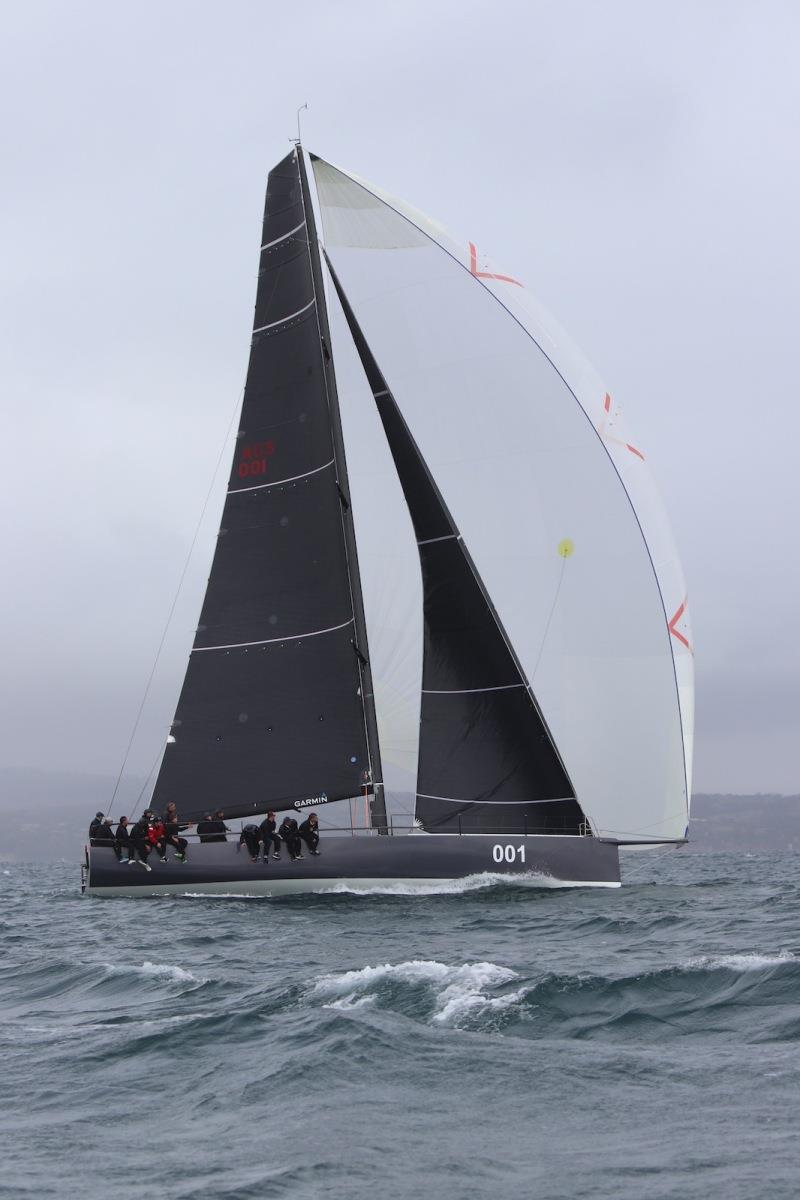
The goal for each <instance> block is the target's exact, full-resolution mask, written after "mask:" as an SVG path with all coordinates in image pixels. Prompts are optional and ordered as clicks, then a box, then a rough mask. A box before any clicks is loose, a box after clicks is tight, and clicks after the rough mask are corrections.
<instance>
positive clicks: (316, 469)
mask: <svg viewBox="0 0 800 1200" xmlns="http://www.w3.org/2000/svg"><path fill="white" fill-rule="evenodd" d="M335 461H336V459H335V458H332V459H331V461H330V462H326V463H323V464H322V466H321V467H314V470H313V471H304V472H303V474H302V475H289V476H288V478H287V479H273V480H272V482H271V483H255V484H253V486H252V487H246V488H229V489H228V495H229V496H237V495H238V494H239V492H260V491H262V489H263V488H271V487H278V486H279V485H280V484H282V483H294V482H295V481H296V480H298V479H308V477H309V475H317V474H319V472H320V471H324V470H325V469H326V467H332V466H333V464H334V463H335Z"/></svg>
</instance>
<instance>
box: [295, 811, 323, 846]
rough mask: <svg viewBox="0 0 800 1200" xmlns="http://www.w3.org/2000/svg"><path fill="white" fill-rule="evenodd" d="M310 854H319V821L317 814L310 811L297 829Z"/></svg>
mask: <svg viewBox="0 0 800 1200" xmlns="http://www.w3.org/2000/svg"><path fill="white" fill-rule="evenodd" d="M297 832H298V833H299V834H300V837H301V838H302V839H303V841H304V842H305V844H306V845H307V846H308V848H309V850H310V851H311V853H312V854H319V850H318V849H317V846H318V845H319V822H318V820H317V814H316V813H315V812H310V813H309V814H308V816H307V817H306V819H305V821H303V823H302V824H301V826H300V828H299V829H298V831H297Z"/></svg>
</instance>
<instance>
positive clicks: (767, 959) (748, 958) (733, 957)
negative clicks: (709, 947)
mask: <svg viewBox="0 0 800 1200" xmlns="http://www.w3.org/2000/svg"><path fill="white" fill-rule="evenodd" d="M790 962H797V955H796V954H792V952H791V951H790V950H780V951H779V952H778V953H777V954H755V953H753V954H711V955H702V956H701V957H700V958H690V959H689V961H688V962H687V963H686V966H687V967H703V968H705V970H707V971H714V970H728V971H764V970H766V969H767V968H769V967H779V966H782V965H783V964H784V963H790Z"/></svg>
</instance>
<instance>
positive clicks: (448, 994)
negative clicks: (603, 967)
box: [310, 959, 525, 1025]
mask: <svg viewBox="0 0 800 1200" xmlns="http://www.w3.org/2000/svg"><path fill="white" fill-rule="evenodd" d="M517 978H518V976H517V973H516V971H512V970H511V969H510V968H509V967H501V966H498V965H497V964H496V963H490V962H478V963H464V964H462V965H460V966H450V965H448V964H447V963H443V962H437V961H436V960H435V959H410V960H408V961H407V962H401V963H383V964H382V965H380V966H375V967H361V968H360V969H359V970H354V971H343V972H341V973H337V974H331V975H323V976H322V977H321V978H320V979H318V980H317V981H316V983H315V984H314V985H313V987H312V988H311V991H310V997H311V998H312V999H316V1000H323V1001H324V1002H325V1003H324V1005H323V1007H325V1008H335V1009H338V1010H339V1011H344V1012H352V1011H354V1010H358V1009H363V1008H368V1007H372V1006H373V1005H375V1004H376V1003H377V1002H378V1001H380V1000H383V1001H384V1004H386V1006H388V1007H392V1008H394V1007H399V1008H400V1009H401V1010H402V1009H411V1010H412V1011H413V1010H416V1011H417V1012H418V1011H419V1010H420V1008H422V1010H423V1011H424V1012H425V1014H426V1016H427V1017H428V1018H429V1020H430V1021H431V1022H432V1023H433V1024H437V1025H448V1024H453V1025H458V1024H460V1023H462V1022H464V1021H465V1020H467V1019H469V1018H471V1017H475V1016H481V1015H483V1014H486V1013H492V1012H495V1013H496V1012H500V1011H502V1010H504V1009H507V1008H509V1007H511V1006H512V1005H514V1004H516V1003H517V1002H518V1001H519V1000H520V999H521V998H522V997H523V994H524V991H525V989H519V990H517V991H514V992H507V993H505V994H502V995H490V994H488V993H489V991H490V990H491V989H496V988H499V987H502V986H503V985H505V984H508V983H510V982H511V980H514V979H517Z"/></svg>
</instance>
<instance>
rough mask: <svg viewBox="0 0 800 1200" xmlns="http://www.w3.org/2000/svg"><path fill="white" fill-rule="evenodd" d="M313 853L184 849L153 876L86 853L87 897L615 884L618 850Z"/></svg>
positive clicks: (552, 844)
mask: <svg viewBox="0 0 800 1200" xmlns="http://www.w3.org/2000/svg"><path fill="white" fill-rule="evenodd" d="M320 849H321V854H320V855H319V856H313V855H311V854H310V853H309V852H308V851H307V850H304V857H303V858H302V859H300V860H299V861H296V862H292V861H290V859H289V856H288V854H286V852H285V851H284V853H283V854H282V856H281V859H280V861H276V860H275V859H273V858H270V859H268V861H267V862H266V863H264V862H261V861H260V860H259V862H257V863H253V862H251V860H250V856H249V855H248V854H247V853H246V851H245V848H244V847H242V848H241V850H240V849H239V847H238V845H237V843H236V842H234V841H231V842H225V843H222V842H211V843H205V844H203V845H197V844H195V845H190V847H189V857H188V860H187V861H186V862H184V863H181V862H177V861H176V860H175V859H174V858H172V857H171V856H170V857H169V858H168V859H167V861H165V862H161V861H159V860H158V857H157V855H155V854H151V856H150V864H151V867H152V869H151V870H150V871H146V870H145V869H144V867H143V866H142V865H141V864H139V863H131V864H127V863H119V862H117V859H116V857H115V855H114V852H113V850H111V849H109V848H106V847H104V846H103V847H92V849H91V850H90V851H89V861H88V869H87V870H86V873H85V889H84V890H85V891H86V892H87V893H90V894H91V895H97V896H116V895H125V896H150V895H173V896H180V895H186V894H187V893H200V894H202V893H209V894H217V895H220V894H225V893H229V894H237V895H245V896H279V895H285V894H291V893H297V892H319V891H325V890H328V889H333V888H339V889H342V888H353V889H354V890H359V889H362V890H366V889H369V888H375V887H377V888H381V887H388V888H391V887H392V885H395V886H397V885H401V886H402V885H406V884H407V885H411V886H413V885H415V884H421V885H425V884H431V885H433V887H434V890H435V886H436V885H437V884H439V885H445V884H447V883H451V882H452V883H458V882H459V881H463V880H466V879H471V878H474V877H480V876H495V877H507V878H508V879H509V880H520V881H524V882H526V883H529V884H531V885H532V886H540V887H618V886H619V882H620V877H619V855H618V850H617V846H616V845H615V844H613V843H610V842H602V841H599V840H598V839H597V838H592V837H552V836H547V837H544V836H540V837H537V836H531V837H520V836H516V837H514V836H511V837H498V836H494V835H483V834H470V835H465V836H463V837H460V836H459V835H458V834H437V835H435V836H427V835H424V834H423V835H415V834H410V835H407V836H401V837H328V836H326V837H324V839H323V841H322V842H321V844H320Z"/></svg>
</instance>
